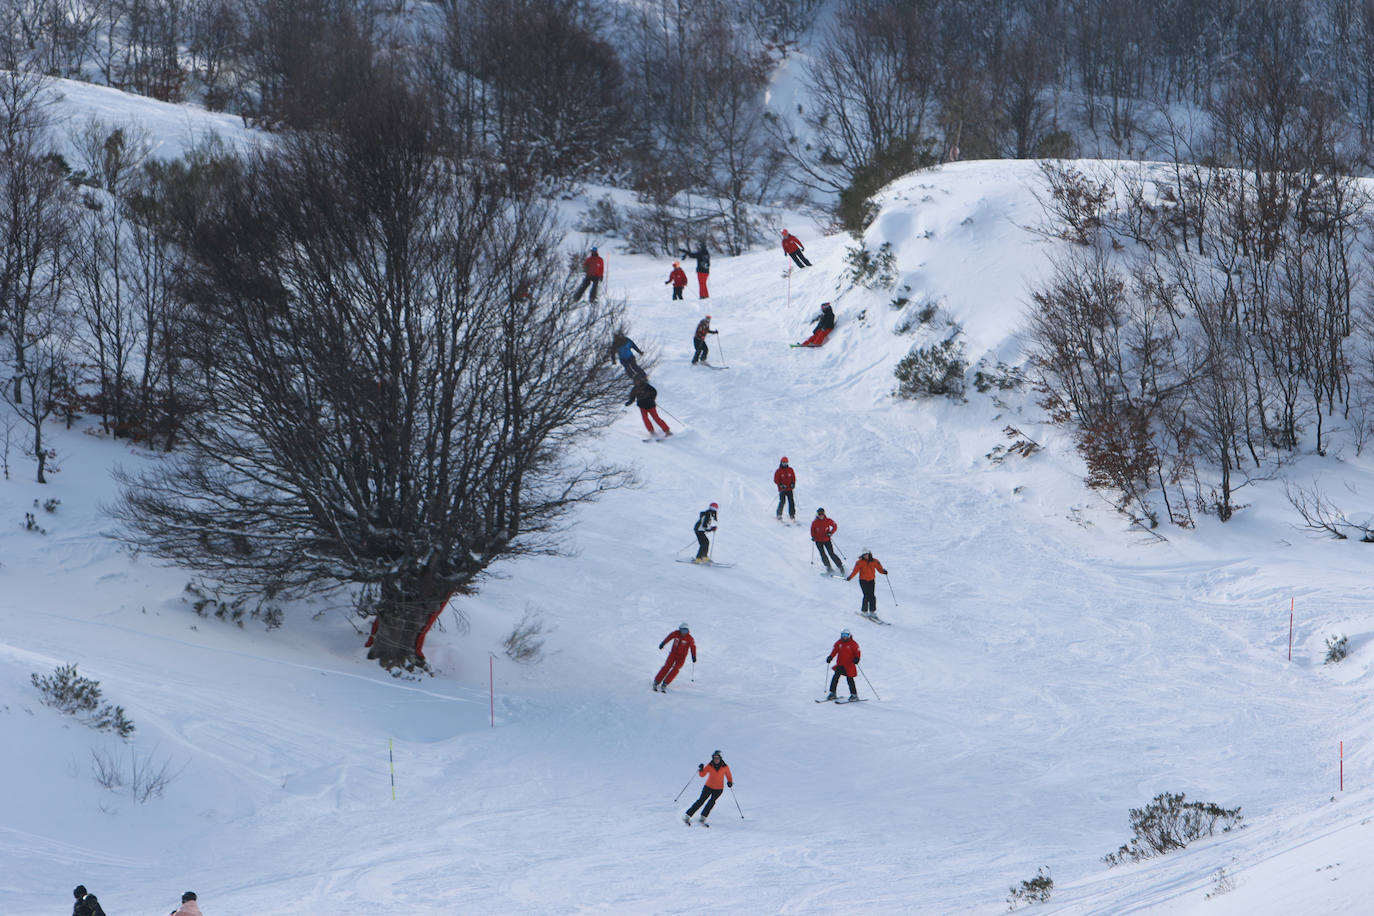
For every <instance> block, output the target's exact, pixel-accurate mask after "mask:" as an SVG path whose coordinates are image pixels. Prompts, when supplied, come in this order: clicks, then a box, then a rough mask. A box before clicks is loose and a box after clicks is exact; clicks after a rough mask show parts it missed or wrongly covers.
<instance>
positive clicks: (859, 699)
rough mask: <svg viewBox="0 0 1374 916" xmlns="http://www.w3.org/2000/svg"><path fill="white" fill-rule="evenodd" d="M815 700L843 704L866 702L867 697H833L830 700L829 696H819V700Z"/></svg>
mask: <svg viewBox="0 0 1374 916" xmlns="http://www.w3.org/2000/svg"><path fill="white" fill-rule="evenodd" d="M816 702H817V703H835V704H837V705H839V706H844V705H845V704H848V703H867V702H868V697H835V698H834V699H833V700H832V699H831V698H830V697H821V698H820V699H819V700H817V701H816Z"/></svg>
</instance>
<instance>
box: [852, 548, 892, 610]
mask: <svg viewBox="0 0 1374 916" xmlns="http://www.w3.org/2000/svg"><path fill="white" fill-rule="evenodd" d="M874 573H882V574H883V575H887V570H885V569H883V564H881V563H879V562H878V561H877V560H875V559H874V558H873V551H871V550H869V549H868V548H867V547H865V548H864V549H863V553H861V554H859V558H858V559H857V560H855V561H854V569H853V571H852V572H850V574H849V575H847V576H845V577H844V581H846V582H848V581H849V580H850V579H852V578H854V577H855V576H858V577H859V588H860V589H861V590H862V591H863V593H864V598H863V601H862V603H860V605H859V613H860V614H863V615H864V616H865V617H877V616H878V597H877V595H876V594H875V593H874V585H873V583H874V582H876V581H877V580H876V579H875V578H874Z"/></svg>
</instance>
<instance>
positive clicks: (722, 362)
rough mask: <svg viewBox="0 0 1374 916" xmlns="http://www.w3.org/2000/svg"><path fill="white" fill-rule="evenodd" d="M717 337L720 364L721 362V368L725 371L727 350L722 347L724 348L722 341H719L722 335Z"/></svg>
mask: <svg viewBox="0 0 1374 916" xmlns="http://www.w3.org/2000/svg"><path fill="white" fill-rule="evenodd" d="M716 337H717V340H716V349H717V350H719V351H720V362H721V368H722V369H723V368H725V348H724V347H722V346H721V345H720V340H719V337H720V335H719V334H717V335H716Z"/></svg>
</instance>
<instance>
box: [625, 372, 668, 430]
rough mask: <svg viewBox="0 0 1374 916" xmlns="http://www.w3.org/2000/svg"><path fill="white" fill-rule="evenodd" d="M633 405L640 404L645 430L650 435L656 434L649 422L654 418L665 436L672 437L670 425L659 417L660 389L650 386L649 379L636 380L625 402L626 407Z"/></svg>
mask: <svg viewBox="0 0 1374 916" xmlns="http://www.w3.org/2000/svg"><path fill="white" fill-rule="evenodd" d="M632 403H638V404H639V416H640V417H641V418H642V419H643V420H644V428H645V429H647V430H648V431H649V435H651V436H652V435H653V434H654V425H653V424H652V423H650V422H649V418H650V417H653V418H654V419H655V420H656V421H657V422H658V425H659V426H661V427H663V435H665V436H671V435H672V434H673V431H672V430H671V429H669V428H668V424H667V423H664V422H663V418H662V417H660V416H659V415H658V389H657V388H655V387H654V386H653V385H650V384H649V377H648V376H644V377H643V378H638V379H635V386H634V388H633V389H631V391H630V397H629V399H628V400H626V401H625V406H626V407H629V406H630V404H632Z"/></svg>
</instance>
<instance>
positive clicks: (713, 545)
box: [706, 531, 716, 559]
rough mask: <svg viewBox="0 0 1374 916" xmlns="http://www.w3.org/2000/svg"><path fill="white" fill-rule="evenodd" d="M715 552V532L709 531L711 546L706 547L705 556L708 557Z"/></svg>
mask: <svg viewBox="0 0 1374 916" xmlns="http://www.w3.org/2000/svg"><path fill="white" fill-rule="evenodd" d="M715 552H716V533H715V532H714V531H712V532H711V546H710V547H707V548H706V557H707V559H710V557H711V554H713V553H715Z"/></svg>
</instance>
